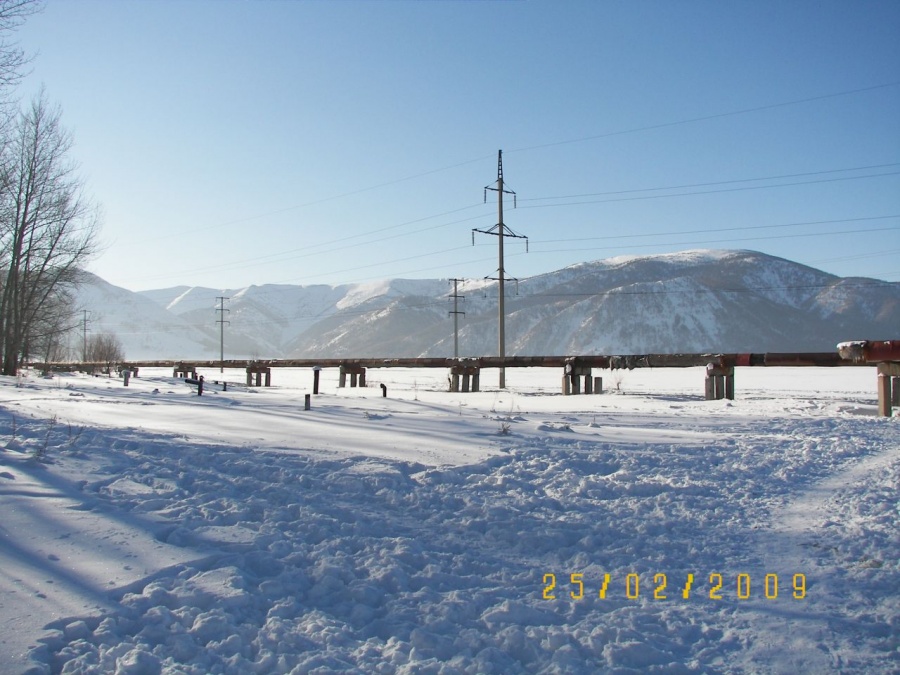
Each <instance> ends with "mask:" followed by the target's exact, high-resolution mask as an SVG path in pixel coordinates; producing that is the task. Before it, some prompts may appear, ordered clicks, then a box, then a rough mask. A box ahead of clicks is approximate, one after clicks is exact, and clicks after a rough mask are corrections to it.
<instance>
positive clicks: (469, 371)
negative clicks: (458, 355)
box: [450, 365, 481, 392]
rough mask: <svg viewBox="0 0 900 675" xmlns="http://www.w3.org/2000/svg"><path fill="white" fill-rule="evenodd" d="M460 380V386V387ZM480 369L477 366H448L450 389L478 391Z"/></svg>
mask: <svg viewBox="0 0 900 675" xmlns="http://www.w3.org/2000/svg"><path fill="white" fill-rule="evenodd" d="M460 381H462V386H461V387H460ZM480 387H481V369H480V368H478V367H477V366H467V365H455V366H451V367H450V391H456V392H458V391H463V392H469V391H479V390H480Z"/></svg>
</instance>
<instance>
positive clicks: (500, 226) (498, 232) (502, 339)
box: [472, 150, 528, 389]
mask: <svg viewBox="0 0 900 675" xmlns="http://www.w3.org/2000/svg"><path fill="white" fill-rule="evenodd" d="M496 186H497V187H492V186H490V185H488V186H486V187H485V188H484V200H485V202H486V201H487V191H488V190H491V191H493V192H496V193H497V214H498V217H497V224H496V225H494V227H492V228H490V229H489V230H478V229H473V230H472V245H473V246H474V245H475V233H476V232H480V233H481V234H492V235H494V236H496V237H497V242H498V258H499V266H498V268H497V273H498V276H497V277H496V280H497V281H498V282H499V284H498V293H499V295H500V302H499V307H498V314H499V326H498V343H499V345H498V346H499V351H500V362H501V364H502V363H503V359H505V358H506V307H505V301H506V297H505V295H506V290H505V283H504V282H505V278H506V269H505V268H504V265H503V240H504V239H505V238H506V237H514V238H516V239H524V240H525V250H526V251H527V250H528V237H526V236H525V235H523V234H517V233H515V232H513V231H512V230H511V229H510V228H508V227H507V226H506V225H504V223H503V195H504V194H507V195H512V196H513V208H515V206H516V193H515V192H513V191H512V190H507V189H506V188H504V187H503V150H498V151H497V182H496ZM487 278H491V279H493V278H495V277H487ZM500 388H501V389H505V388H506V368H505V367H504V366H502V365H501V366H500Z"/></svg>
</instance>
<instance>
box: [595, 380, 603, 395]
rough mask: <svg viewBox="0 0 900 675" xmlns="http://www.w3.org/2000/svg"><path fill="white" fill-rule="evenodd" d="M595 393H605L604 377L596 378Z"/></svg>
mask: <svg viewBox="0 0 900 675" xmlns="http://www.w3.org/2000/svg"><path fill="white" fill-rule="evenodd" d="M594 393H595V394H602V393H603V378H602V377H595V378H594Z"/></svg>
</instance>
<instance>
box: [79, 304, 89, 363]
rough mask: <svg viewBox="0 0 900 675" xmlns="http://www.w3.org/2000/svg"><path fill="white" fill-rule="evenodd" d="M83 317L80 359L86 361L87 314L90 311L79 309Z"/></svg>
mask: <svg viewBox="0 0 900 675" xmlns="http://www.w3.org/2000/svg"><path fill="white" fill-rule="evenodd" d="M81 312H82V315H83V318H82V340H81V360H82V361H85V362H86V361H87V353H88V351H87V334H88V314H90V312H89V311H88V310H86V309H83V310H81Z"/></svg>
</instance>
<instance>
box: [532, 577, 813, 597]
mask: <svg viewBox="0 0 900 675" xmlns="http://www.w3.org/2000/svg"><path fill="white" fill-rule="evenodd" d="M542 583H543V591H542V593H543V598H544V600H584V599H586V598H597V599H600V600H606V599H607V598H614V597H622V598H625V599H627V600H639V599H641V598H650V599H652V600H690V599H692V598H703V599H708V600H731V599H736V600H753V599H756V600H759V599H765V600H778V599H779V593H780V594H781V595H780V597H781V598H782V599H785V598H787V599H792V600H804V599H806V575H805V574H803V573H797V574H793V575H791V574H787V575H779V574H776V573H771V572H770V573H768V574H757V575H756V576H754V575H751V574H749V573H746V572H741V573H739V574H736V575H730V576H727V575H724V574H722V573H720V572H712V573H710V574H709V575H706V574H697V575H695V574H694V573H693V572H688V573H685V574H681V575H678V576H675V575H671V576H670V575H668V574H664V573H662V572H659V573H656V574H644V575H641V574H639V573H637V572H630V573H628V574H625V575H617V576H613V575H612V574H608V573H607V574H603V575H601V576H600V577H599V578H595V579H588V580H586V579H585V578H584V574H583V573H581V572H572V573H570V574H569V575H568V579H567V578H566V576H565V575H560V576H559V577H558V576H557V575H556V573H554V572H547V573H546V574H544V577H543V580H542Z"/></svg>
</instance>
